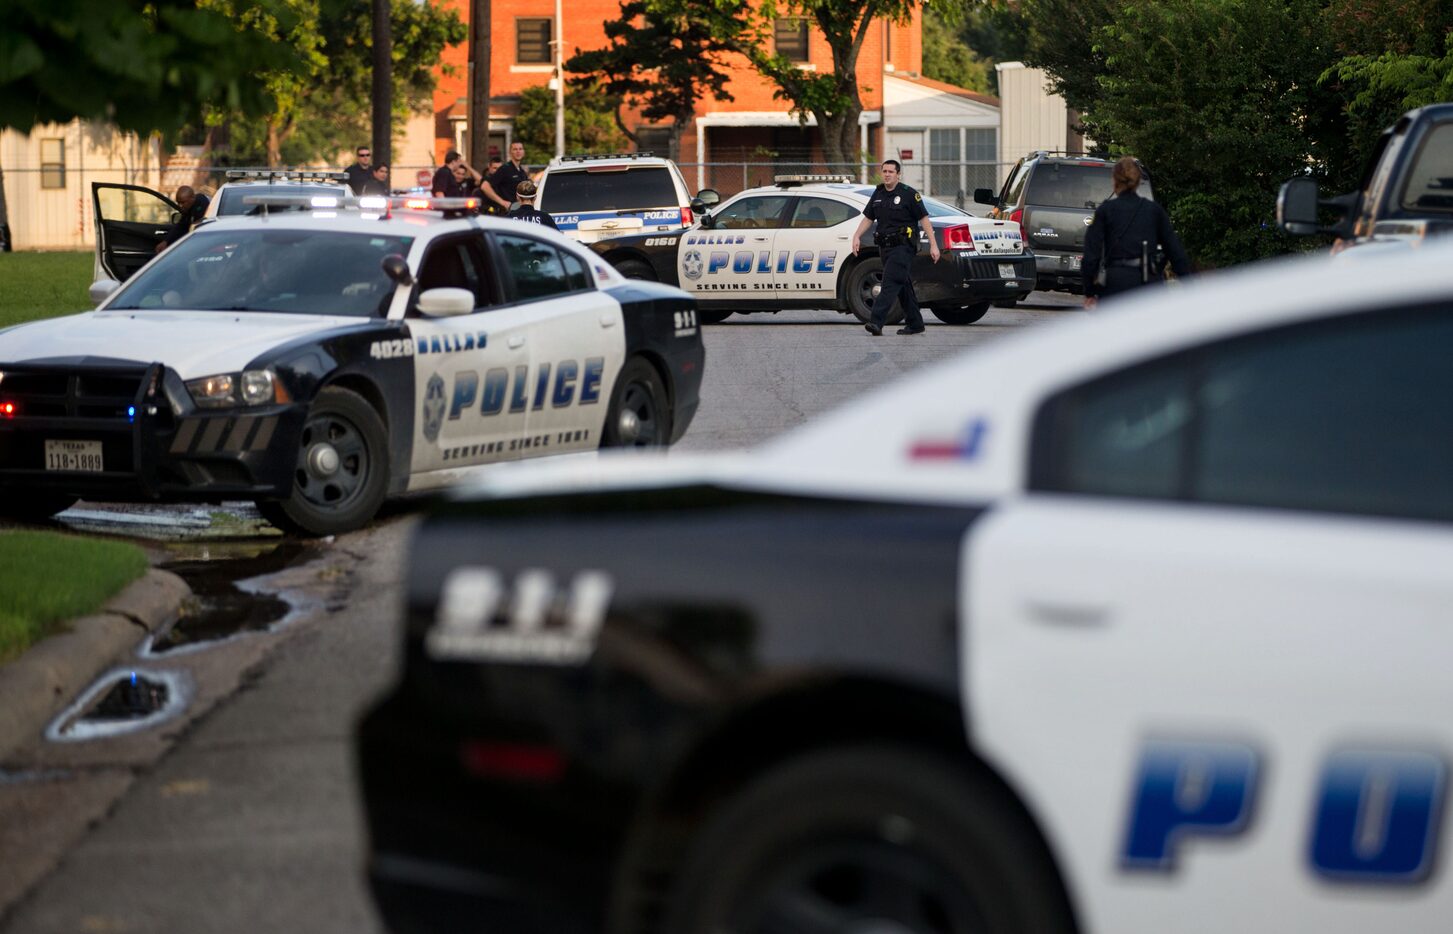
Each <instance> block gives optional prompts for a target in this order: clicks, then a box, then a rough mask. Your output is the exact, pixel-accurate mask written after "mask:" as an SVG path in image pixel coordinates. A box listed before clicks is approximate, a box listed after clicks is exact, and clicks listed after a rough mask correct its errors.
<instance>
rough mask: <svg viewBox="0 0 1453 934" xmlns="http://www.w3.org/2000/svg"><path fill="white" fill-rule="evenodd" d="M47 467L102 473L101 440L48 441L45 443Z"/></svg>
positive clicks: (50, 468)
mask: <svg viewBox="0 0 1453 934" xmlns="http://www.w3.org/2000/svg"><path fill="white" fill-rule="evenodd" d="M45 469H46V470H69V471H72V472H76V473H100V472H101V442H99V441H47V442H46V443H45Z"/></svg>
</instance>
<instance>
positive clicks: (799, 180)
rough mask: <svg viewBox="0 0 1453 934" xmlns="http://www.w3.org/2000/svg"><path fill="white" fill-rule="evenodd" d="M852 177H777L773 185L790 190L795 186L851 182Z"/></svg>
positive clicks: (774, 178) (773, 179) (773, 180)
mask: <svg viewBox="0 0 1453 934" xmlns="http://www.w3.org/2000/svg"><path fill="white" fill-rule="evenodd" d="M851 181H853V177H852V176H851V175H776V176H773V178H772V183H773V184H774V185H776V186H777V187H778V188H790V187H792V186H793V185H814V184H825V183H828V182H851Z"/></svg>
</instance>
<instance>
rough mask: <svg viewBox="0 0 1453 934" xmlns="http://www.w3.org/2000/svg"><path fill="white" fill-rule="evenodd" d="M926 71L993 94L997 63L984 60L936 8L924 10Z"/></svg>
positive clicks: (950, 81) (970, 88)
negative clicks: (995, 64) (995, 65)
mask: <svg viewBox="0 0 1453 934" xmlns="http://www.w3.org/2000/svg"><path fill="white" fill-rule="evenodd" d="M923 74H924V75H925V76H926V77H929V78H933V79H935V80H937V81H947V82H948V83H949V84H952V85H957V86H958V87H961V88H968V89H969V90H970V91H979V92H980V93H983V94H992V93H994V91H995V88H996V84H997V82H995V81H994V64H993V62H991V61H988V60H986V59H984V58H983V57H982V56H980V55H979V54H978V52H976V51H975V50H974V48H973V47H972V46H970V45H969V44H968V43H967V42H965V41H964V39H963V37H962V36H961V35H960V34H959V33H958V32H957V31H956V30H955V29H954V28H953V27H952V26H950V25H949V24H948V23H947V22H945V21H944V18H943V16H942V15H941V14H939V13H938V12H937V11H936V10H935V9H934V8H933V7H927V8H925V9H924V11H923Z"/></svg>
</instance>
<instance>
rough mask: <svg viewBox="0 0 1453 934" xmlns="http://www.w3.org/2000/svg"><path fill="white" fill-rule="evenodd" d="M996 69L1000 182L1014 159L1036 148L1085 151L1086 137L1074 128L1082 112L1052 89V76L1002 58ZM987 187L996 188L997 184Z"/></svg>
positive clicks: (1074, 153)
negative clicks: (998, 99) (998, 105)
mask: <svg viewBox="0 0 1453 934" xmlns="http://www.w3.org/2000/svg"><path fill="white" fill-rule="evenodd" d="M994 70H995V71H997V72H998V73H999V96H1000V100H1001V104H1000V115H1001V123H1000V132H999V154H998V161H999V162H1000V164H1001V165H1002V166H1003V173H1001V175H1000V176H999V180H998V181H999V182H1000V183H1002V182H1003V180H1004V176H1005V174H1007V172H1008V170H1009V169H1011V168H1013V166H1014V163H1016V162H1018V161H1019V160H1020V159H1022V158H1023V157H1024V156H1025V155H1026V154H1028V153H1031V152H1034V151H1035V150H1037V149H1043V150H1046V151H1048V152H1063V153H1069V154H1070V155H1080V154H1082V153H1084V152H1085V149H1086V145H1087V144H1086V141H1085V139H1084V137H1083V136H1081V135H1080V134H1079V133H1078V132H1076V131H1075V126H1076V124H1078V123H1079V122H1080V115H1079V113H1077V112H1076V111H1074V110H1071V109H1070V107H1069V105H1068V104H1066V103H1065V99H1064V98H1063V97H1060V96H1059V95H1058V94H1054V93H1052V92H1051V91H1050V90H1049V76H1048V75H1046V74H1045V73H1044V71H1043V70H1042V69H1039V68H1031V67H1029V66H1028V65H1026V64H1024V63H1023V62H1000V63H998V64H996V65H995V66H994ZM985 187H994V188H997V187H998V184H995V185H990V186H985Z"/></svg>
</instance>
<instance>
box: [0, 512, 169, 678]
mask: <svg viewBox="0 0 1453 934" xmlns="http://www.w3.org/2000/svg"><path fill="white" fill-rule="evenodd" d="M146 568H147V561H146V555H145V554H144V553H143V552H142V550H141V549H140V548H137V547H136V546H135V545H132V544H130V543H128V542H117V541H109V540H106V539H99V538H81V537H78V536H75V535H63V534H61V533H59V532H36V531H8V530H5V531H0V664H3V663H5V662H8V661H10V660H11V659H13V658H15V657H16V656H18V655H19V654H20V653H21V652H23V651H25V649H26V647H28V646H29V645H30V644H31V643H33V642H38V641H40V640H41V639H43V638H45V637H46V636H48V635H50V634H51V633H52V632H56V631H58V630H59V629H60V628H61V624H62V623H64V622H65V621H66V620H67V619H70V618H72V617H76V616H84V615H85V614H87V613H90V612H92V611H93V610H96V609H98V608H99V607H100V606H101V604H103V603H105V602H106V601H107V600H108V599H110V598H111V597H112V596H113V595H114V594H116V593H117V592H118V591H119V590H121V588H122V587H125V586H126V585H127V584H129V583H131V582H132V581H133V580H135V579H136V578H138V577H140V576H141V575H142V574H143V573H145V571H146Z"/></svg>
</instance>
